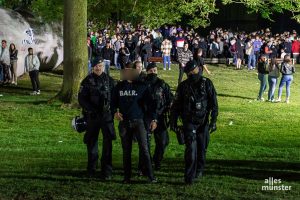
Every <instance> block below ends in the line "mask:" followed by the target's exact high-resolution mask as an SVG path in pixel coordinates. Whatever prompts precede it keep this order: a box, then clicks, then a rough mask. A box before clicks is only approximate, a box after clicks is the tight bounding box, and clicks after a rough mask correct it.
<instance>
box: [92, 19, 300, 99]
mask: <svg viewBox="0 0 300 200" xmlns="http://www.w3.org/2000/svg"><path fill="white" fill-rule="evenodd" d="M87 44H88V50H89V71H90V69H91V65H90V63H92V60H93V58H95V59H100V58H101V59H103V60H104V63H105V72H106V73H108V74H109V69H110V66H111V65H114V66H115V68H116V69H123V68H124V66H125V65H126V63H128V62H133V61H135V60H140V61H141V62H142V64H143V67H146V66H147V65H148V63H149V60H151V59H150V58H151V57H162V59H161V60H162V62H163V69H164V70H171V62H173V63H178V64H179V77H178V84H179V83H180V82H181V81H182V77H183V74H184V67H185V65H186V63H187V62H188V61H190V60H194V61H195V62H196V63H197V65H198V66H199V69H200V73H201V74H202V73H203V71H205V72H206V73H207V74H210V71H209V70H208V68H207V67H206V65H205V63H204V59H205V58H226V59H229V58H232V59H233V63H234V65H235V68H236V69H237V70H239V69H242V68H243V67H242V65H245V66H246V68H247V69H248V70H255V69H257V68H258V67H259V69H258V79H259V80H260V83H261V84H260V89H259V94H258V98H257V100H260V101H261V100H264V98H263V97H262V95H263V93H264V91H265V90H266V88H267V82H269V92H268V93H269V95H268V101H270V102H280V101H281V94H282V87H283V84H284V83H286V91H287V95H286V101H285V102H287V103H289V96H290V85H291V83H292V74H293V73H295V67H294V65H293V64H296V63H300V56H299V54H300V36H299V34H298V33H297V32H296V31H295V30H293V31H292V32H288V31H286V32H284V33H282V34H274V33H272V32H271V31H270V29H269V28H267V29H265V30H264V29H262V30H259V31H255V32H251V33H246V32H243V31H240V32H234V31H231V30H226V29H222V28H216V29H214V30H211V31H210V32H209V34H208V35H207V36H205V37H204V36H201V35H200V34H198V33H197V32H196V31H195V30H194V29H189V28H185V29H183V28H182V27H181V26H167V25H166V26H164V27H162V28H159V29H153V30H151V29H148V28H146V27H145V26H143V25H138V26H137V27H135V28H134V27H133V26H132V24H130V23H124V22H120V23H118V24H117V25H116V27H114V26H112V25H108V26H107V27H106V28H104V29H101V30H98V31H96V32H93V31H91V29H89V33H88V43H87ZM278 60H283V62H282V63H278ZM262 66H264V68H265V70H264V69H262ZM274 66H276V67H275V68H274ZM287 68H288V69H287ZM286 71H288V74H287V73H286ZM269 73H270V74H269ZM280 73H281V74H282V79H281V81H280V86H279V94H278V98H277V100H275V99H274V92H275V88H276V84H277V79H278V78H279V75H280ZM267 74H269V76H266V75H267ZM267 77H269V78H267ZM287 77H289V78H287ZM275 78H276V79H275ZM267 79H268V80H269V81H267ZM287 79H288V80H289V81H286V80H287Z"/></svg>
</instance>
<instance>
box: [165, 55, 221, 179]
mask: <svg viewBox="0 0 300 200" xmlns="http://www.w3.org/2000/svg"><path fill="white" fill-rule="evenodd" d="M184 70H185V73H186V74H187V76H188V79H187V80H185V81H183V82H182V83H180V84H179V86H178V88H177V91H176V96H175V99H174V102H173V104H172V107H171V121H170V126H171V129H172V130H177V120H178V118H179V117H180V118H181V119H182V123H183V134H184V140H185V146H186V149H185V155H184V157H185V176H184V178H185V183H186V184H192V183H193V181H194V180H195V179H197V178H200V177H201V176H202V173H203V170H204V166H205V155H206V149H207V146H208V142H209V133H212V132H214V131H216V129H217V128H216V122H217V116H218V102H217V94H216V91H215V88H214V86H213V83H212V82H211V80H209V79H208V78H205V77H202V76H200V74H199V68H198V67H197V63H196V62H195V61H189V62H188V63H187V64H186V67H185V69H184ZM209 116H210V118H209Z"/></svg>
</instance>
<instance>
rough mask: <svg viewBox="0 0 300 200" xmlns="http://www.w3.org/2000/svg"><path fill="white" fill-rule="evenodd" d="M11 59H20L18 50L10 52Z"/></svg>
mask: <svg viewBox="0 0 300 200" xmlns="http://www.w3.org/2000/svg"><path fill="white" fill-rule="evenodd" d="M10 60H18V50H17V49H16V50H15V51H12V52H10Z"/></svg>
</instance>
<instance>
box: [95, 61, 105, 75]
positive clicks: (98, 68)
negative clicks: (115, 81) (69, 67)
mask: <svg viewBox="0 0 300 200" xmlns="http://www.w3.org/2000/svg"><path fill="white" fill-rule="evenodd" d="M93 72H94V74H96V75H98V76H100V75H101V74H102V73H103V72H104V65H103V63H98V64H97V65H96V66H95V67H94V68H93Z"/></svg>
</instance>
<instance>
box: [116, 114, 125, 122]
mask: <svg viewBox="0 0 300 200" xmlns="http://www.w3.org/2000/svg"><path fill="white" fill-rule="evenodd" d="M115 119H116V120H118V121H123V115H122V113H119V112H116V113H115Z"/></svg>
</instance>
